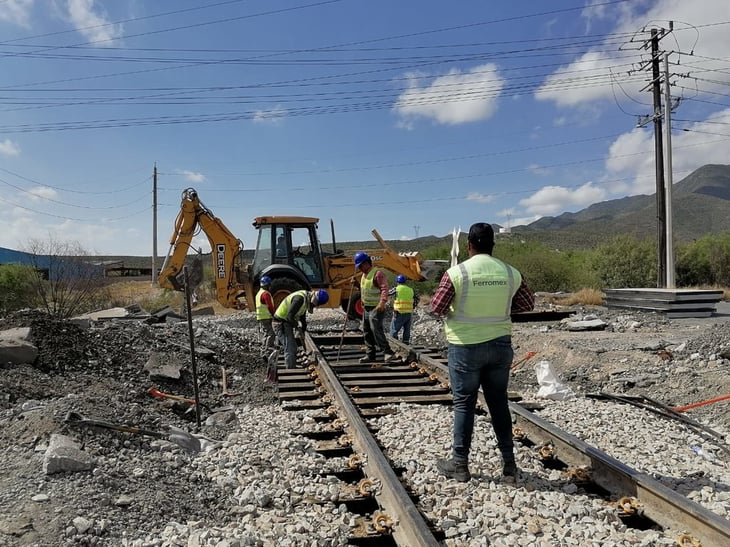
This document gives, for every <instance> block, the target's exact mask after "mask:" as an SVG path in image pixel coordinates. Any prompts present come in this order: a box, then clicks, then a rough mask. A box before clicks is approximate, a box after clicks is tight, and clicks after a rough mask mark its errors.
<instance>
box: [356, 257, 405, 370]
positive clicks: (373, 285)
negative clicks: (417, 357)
mask: <svg viewBox="0 0 730 547" xmlns="http://www.w3.org/2000/svg"><path fill="white" fill-rule="evenodd" d="M355 269H356V270H359V271H361V272H362V277H361V278H360V300H361V301H362V307H363V312H362V332H363V335H364V337H365V347H366V351H367V353H366V355H365V357H363V358H361V359H360V362H361V363H372V362H373V361H375V359H376V355H375V354H376V350H380V351H382V352H383V355H384V359H385V362H386V363H389V362H391V361H395V360H396V359H397V358H396V356H395V354H394V353H393V350H391V349H390V346H389V345H388V341H387V340H386V339H385V331H384V330H383V316H384V314H385V304H386V303H387V302H388V279H387V278H386V277H385V274H384V273H383V271H382V270H380V269H379V268H374V267H373V261H372V260H371V259H370V256H369V255H368V254H367V253H366V252H364V251H359V252H357V253H355Z"/></svg>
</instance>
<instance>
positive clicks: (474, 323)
mask: <svg viewBox="0 0 730 547" xmlns="http://www.w3.org/2000/svg"><path fill="white" fill-rule="evenodd" d="M447 273H448V274H449V278H450V279H451V283H452V284H453V285H454V290H455V296H454V300H453V301H452V302H451V307H450V309H449V314H448V315H447V316H446V321H445V331H446V339H447V340H448V342H449V343H451V344H455V345H459V346H464V345H467V344H479V343H481V342H487V341H489V340H494V339H495V338H499V337H500V336H505V335H508V334H511V332H512V320H511V318H510V316H511V309H512V297H513V296H514V295H515V293H516V292H517V289H518V288H519V286H520V283H521V282H522V275H521V274H520V272H519V271H517V269H516V268H513V267H512V266H510V265H509V264H505V263H504V262H502V261H501V260H498V259H496V258H494V257H492V256H490V255H488V254H478V255H474V256H472V257H471V258H469V259H468V260H465V261H464V262H462V263H461V264H457V265H456V266H453V267H451V268H449V269H448V270H447Z"/></svg>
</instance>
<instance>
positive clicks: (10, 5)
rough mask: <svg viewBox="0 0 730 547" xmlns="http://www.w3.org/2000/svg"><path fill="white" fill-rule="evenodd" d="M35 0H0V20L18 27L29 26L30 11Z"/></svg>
mask: <svg viewBox="0 0 730 547" xmlns="http://www.w3.org/2000/svg"><path fill="white" fill-rule="evenodd" d="M34 2H35V0H5V2H0V21H7V22H8V23H12V24H14V25H18V26H20V27H29V26H30V11H31V9H32V8H33V3H34Z"/></svg>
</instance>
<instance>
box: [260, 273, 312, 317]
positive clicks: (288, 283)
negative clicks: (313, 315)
mask: <svg viewBox="0 0 730 547" xmlns="http://www.w3.org/2000/svg"><path fill="white" fill-rule="evenodd" d="M305 288H306V287H303V286H302V285H300V284H299V283H298V282H297V281H295V280H294V279H292V278H291V277H276V278H274V279H273V280H272V281H271V287H270V288H269V292H270V293H271V298H272V300H273V301H274V308H275V309H276V308H278V307H279V304H281V301H282V300H284V299H285V298H286V297H287V296H289V295H290V294H291V293H293V292H295V291H300V290H302V289H305Z"/></svg>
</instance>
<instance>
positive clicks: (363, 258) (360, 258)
mask: <svg viewBox="0 0 730 547" xmlns="http://www.w3.org/2000/svg"><path fill="white" fill-rule="evenodd" d="M368 260H370V257H369V256H368V254H367V253H366V252H365V251H358V252H356V253H355V268H359V267H360V266H362V264H363V262H367V261H368Z"/></svg>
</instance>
